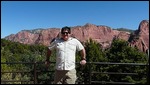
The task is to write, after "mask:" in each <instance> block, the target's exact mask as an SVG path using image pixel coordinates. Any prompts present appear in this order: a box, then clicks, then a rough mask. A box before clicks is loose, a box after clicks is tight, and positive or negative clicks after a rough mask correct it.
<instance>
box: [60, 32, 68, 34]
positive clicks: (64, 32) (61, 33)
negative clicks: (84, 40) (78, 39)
mask: <svg viewBox="0 0 150 85" xmlns="http://www.w3.org/2000/svg"><path fill="white" fill-rule="evenodd" d="M61 34H70V33H69V32H62V33H61Z"/></svg>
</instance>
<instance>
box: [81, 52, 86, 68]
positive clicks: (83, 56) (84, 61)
mask: <svg viewBox="0 0 150 85" xmlns="http://www.w3.org/2000/svg"><path fill="white" fill-rule="evenodd" d="M80 52H81V61H80V64H81V65H85V64H86V52H85V49H82V50H81V51H80Z"/></svg>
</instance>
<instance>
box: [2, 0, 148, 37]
mask: <svg viewBox="0 0 150 85" xmlns="http://www.w3.org/2000/svg"><path fill="white" fill-rule="evenodd" d="M142 20H149V1H1V38H4V37H6V36H8V35H10V34H16V33H18V32H19V31H21V30H32V29H37V28H43V29H47V28H62V27H64V26H70V27H73V26H84V25H85V24H86V23H91V24H94V25H105V26H109V27H111V28H112V29H114V28H122V27H123V28H128V29H132V30H137V29H138V26H139V23H140V22H141V21H142Z"/></svg>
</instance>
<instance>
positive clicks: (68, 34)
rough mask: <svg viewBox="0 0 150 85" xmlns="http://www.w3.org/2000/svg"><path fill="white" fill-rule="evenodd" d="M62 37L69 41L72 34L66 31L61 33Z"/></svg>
mask: <svg viewBox="0 0 150 85" xmlns="http://www.w3.org/2000/svg"><path fill="white" fill-rule="evenodd" d="M61 35H62V38H63V39H64V40H65V41H66V40H68V39H69V37H70V33H69V32H68V30H64V31H63V32H62V33H61Z"/></svg>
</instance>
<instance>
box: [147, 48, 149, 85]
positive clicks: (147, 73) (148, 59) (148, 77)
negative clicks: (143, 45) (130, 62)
mask: <svg viewBox="0 0 150 85" xmlns="http://www.w3.org/2000/svg"><path fill="white" fill-rule="evenodd" d="M147 56H148V61H147V84H149V49H147Z"/></svg>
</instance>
